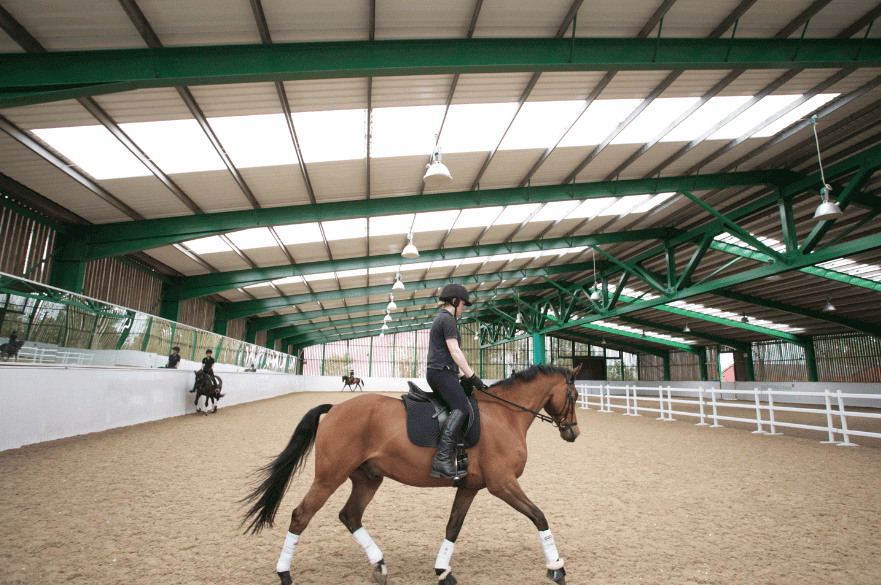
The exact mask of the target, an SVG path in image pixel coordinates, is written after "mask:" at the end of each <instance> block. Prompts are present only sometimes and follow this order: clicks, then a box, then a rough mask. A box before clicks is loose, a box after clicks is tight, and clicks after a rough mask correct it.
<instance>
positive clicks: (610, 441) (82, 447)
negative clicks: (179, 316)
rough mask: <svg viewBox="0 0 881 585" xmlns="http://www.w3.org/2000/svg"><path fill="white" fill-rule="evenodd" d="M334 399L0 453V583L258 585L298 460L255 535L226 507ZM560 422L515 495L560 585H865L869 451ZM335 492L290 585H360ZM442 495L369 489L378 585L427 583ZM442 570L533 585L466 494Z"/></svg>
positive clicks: (488, 499)
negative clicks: (312, 412)
mask: <svg viewBox="0 0 881 585" xmlns="http://www.w3.org/2000/svg"><path fill="white" fill-rule="evenodd" d="M389 395H390V396H395V397H397V396H398V395H399V393H395V394H389ZM352 397H353V395H352V394H351V393H348V392H347V393H344V394H343V393H303V394H294V395H288V396H283V397H279V398H274V399H270V400H265V401H261V402H256V403H251V404H244V405H239V406H234V407H229V408H221V409H220V410H219V411H218V413H217V414H215V415H212V416H208V417H204V416H198V415H189V416H183V417H177V418H173V419H167V420H163V421H157V422H152V423H146V424H141V425H137V426H133V427H128V428H124V429H117V430H112V431H106V432H102V433H95V434H90V435H84V436H79V437H73V438H70V439H64V440H59V441H52V442H48V443H41V444H38V445H32V446H27V447H24V448H21V449H13V450H9V451H5V452H2V453H0V494H2V496H0V526H2V527H3V530H2V533H0V582H2V583H16V584H18V583H21V584H25V583H26V584H41V583H53V584H58V583H78V584H79V583H82V584H86V583H88V584H105V583H106V584H117V583H119V584H122V583H125V584H127V585H137V584H142V583H143V584H148V583H149V584H151V585H155V584H169V583H187V584H189V583H206V584H207V583H218V584H219V583H230V584H249V585H250V584H262V583H265V584H267V585H274V584H275V583H278V579H277V577H276V575H275V573H274V570H275V562H276V560H277V558H278V554H279V551H280V549H281V545H282V542H283V540H284V535H285V533H286V530H287V522H288V519H289V517H290V512H291V510H292V509H293V508H294V507H295V506H296V505H297V504H298V503H299V501H300V499H301V498H302V496H303V495H304V493H305V491H306V489H307V487H308V485H309V484H310V483H311V480H312V474H313V466H312V463H311V461H310V462H309V463H308V465H307V467H306V471H305V472H304V473H303V474H302V475H301V476H299V477H298V478H297V479H296V480H295V481H294V482H293V484H292V486H291V488H290V490H289V491H288V493H287V496H286V497H285V500H284V502H283V503H282V507H281V510H280V512H279V518H278V519H279V522H278V523H277V524H276V526H275V527H274V528H272V529H269V530H266V531H264V532H263V533H262V534H260V535H259V536H251V535H244V534H243V533H242V530H241V528H240V524H239V523H240V521H241V519H242V508H241V506H240V505H239V504H238V503H237V502H238V500H240V499H241V498H242V497H243V496H244V495H245V494H246V493H247V492H248V490H249V486H250V481H251V473H252V472H253V471H254V469H255V468H257V467H258V466H260V465H262V464H264V463H266V462H267V461H268V460H269V459H270V458H271V457H275V456H276V455H277V454H278V453H279V452H280V451H281V449H282V448H283V447H284V446H285V445H286V443H287V441H288V439H289V438H290V435H291V433H292V432H293V429H294V427H295V425H296V424H297V422H299V420H300V418H301V417H302V416H303V414H305V412H306V411H307V410H309V409H310V408H312V407H313V406H316V405H318V404H322V403H327V402H331V403H337V402H340V401H342V400H348V399H351V398H352ZM578 418H579V421H580V423H581V436H580V437H579V439H578V440H577V441H576V442H575V443H572V444H569V443H566V442H564V441H563V440H562V439H560V438H559V435H558V434H557V432H556V430H555V429H554V428H552V427H551V426H550V425H547V424H543V423H538V422H537V423H534V424H533V425H532V428H531V429H530V432H529V435H528V444H529V462H528V464H527V467H526V472H525V473H524V474H523V477H522V478H521V484H522V485H523V487H524V489H525V491H526V493H527V495H529V496H530V498H531V499H532V500H533V501H534V502H535V503H536V504H537V505H538V506H539V507H540V508H541V509H542V510H543V512H544V513H545V515H546V516H547V518H548V520H549V522H550V526H551V530H552V531H553V533H554V536H555V538H556V541H557V545H558V548H559V550H560V554H561V555H562V556H563V557H564V558H565V560H566V570H567V572H568V577H567V582H568V583H569V584H570V585H576V584H579V583H584V584H587V583H590V584H593V585H605V584H616V585H617V584H624V583H627V584H630V583H650V584H671V585H673V584H676V585H679V584H683V583H716V584H751V585H754V584H769V585H770V584H773V585H779V584H789V583H795V584H798V585H809V584H815V583H816V584H821V583H822V584H824V585H825V584H860V585H863V584H876V583H881V536H879V526H881V517H879V516H881V514H879V510H881V500H879V494H881V478H879V473H878V471H879V463H881V449H879V448H877V447H858V448H846V447H837V446H834V445H823V444H821V443H820V442H819V440H818V439H817V438H803V437H790V436H782V437H767V436H760V435H754V434H751V433H749V432H748V431H745V430H740V429H733V428H723V429H708V428H705V427H696V426H694V424H692V423H691V422H686V421H677V422H661V421H657V420H655V419H654V417H649V416H645V417H642V418H632V417H626V416H621V415H619V414H602V413H597V412H596V411H594V410H590V411H586V410H579V411H578ZM348 485H349V484H348V483H347V484H344V486H343V487H342V488H341V489H340V490H339V491H338V492H337V493H336V494H334V495H333V497H332V498H331V499H330V501H329V502H328V504H327V505H326V506H325V507H324V508H323V509H322V510H321V511H320V512H319V513H318V514H317V515H316V516H315V518H314V519H313V521H312V523H311V524H310V525H309V528H308V529H307V530H306V531H305V533H304V535H303V538H302V540H301V544H300V546H299V547H298V549H297V552H296V554H295V555H294V562H293V574H294V578H295V580H296V582H297V583H298V584H299V585H308V584H319V583H320V584H324V585H327V584H346V585H348V584H353V585H354V584H364V585H369V584H371V583H373V580H372V578H371V576H370V566H369V563H368V562H367V559H366V556H365V554H364V552H363V550H362V549H361V547H360V546H359V545H358V544H357V543H356V542H355V539H354V538H352V537H351V535H349V533H348V532H347V531H346V529H345V528H344V527H343V526H342V524H341V523H340V522H339V521H338V519H337V513H338V511H339V510H340V508H341V507H342V506H343V504H344V503H345V500H346V498H347V497H348V493H349V489H348ZM454 491H455V490H453V489H416V488H411V487H407V486H402V485H400V484H397V483H395V482H392V481H390V480H386V481H385V482H384V483H383V486H382V487H381V489H380V490H379V492H378V493H377V496H376V498H375V499H374V501H373V502H372V503H371V505H370V506H369V507H368V508H367V512H366V514H365V518H364V524H365V527H366V528H367V530H368V531H369V532H370V534H371V535H372V536H373V538H374V540H375V541H376V542H377V544H378V545H379V546H380V548H381V549H382V550H383V552H384V554H385V560H386V563H387V564H388V568H389V573H390V575H389V583H391V584H395V585H403V584H410V583H424V584H433V583H436V580H435V579H434V572H433V565H434V560H435V557H436V556H437V551H438V548H439V546H440V544H441V541H442V540H443V537H444V529H445V526H446V523H447V518H448V514H449V510H450V507H451V505H452V501H453V495H454ZM452 566H453V571H454V574H455V576H456V577H457V578H458V580H459V582H460V583H462V584H463V585H497V584H500V583H518V584H528V583H535V584H542V583H547V584H550V583H551V582H550V581H548V580H547V579H545V577H544V572H545V569H544V556H543V555H542V553H541V548H540V546H539V541H538V536H537V533H536V530H535V528H534V527H533V526H532V524H531V523H530V522H529V521H528V520H526V518H525V517H523V516H521V515H519V514H518V513H516V512H515V511H514V510H513V509H511V508H509V507H508V506H507V505H506V504H504V503H502V502H501V501H500V500H497V499H496V498H494V497H492V496H491V495H489V494H488V493H487V492H485V491H483V492H481V493H480V494H479V495H478V497H477V498H476V499H475V501H474V504H473V505H472V507H471V511H470V513H469V514H468V517H467V519H466V520H465V525H464V527H463V529H462V532H461V534H460V536H459V540H458V542H457V543H456V551H455V553H454V555H453V559H452Z"/></svg>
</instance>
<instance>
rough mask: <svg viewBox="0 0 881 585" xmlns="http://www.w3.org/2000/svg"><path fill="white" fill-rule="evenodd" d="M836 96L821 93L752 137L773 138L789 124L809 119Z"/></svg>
mask: <svg viewBox="0 0 881 585" xmlns="http://www.w3.org/2000/svg"><path fill="white" fill-rule="evenodd" d="M838 96H839V94H837V93H822V94H819V95H815V96H814V97H812V98H811V99H809V100H808V101H806V102H805V103H803V104H802V105H800V106H798V107H796V108H795V109H793V110H792V111H791V112H789V113H788V114H786V115H784V116H782V117H780V119H779V120H777V121H776V122H772V123H771V124H768V125H767V126H765V127H764V128H762V129H761V130H759V131H758V132H756V133H755V135H754V136H755V137H756V138H763V137H767V136H774V135H775V134H777V133H778V132H781V131H782V130H784V129H786V128H787V127H789V126H790V125H791V124H794V123H795V122H798V121H800V120H801V119H804V118H810V114H811V113H812V112H813V111H814V110H817V109H819V108H821V107H823V106H824V105H825V104H827V103H829V102H830V101H832V100H833V99H835V98H836V97H838Z"/></svg>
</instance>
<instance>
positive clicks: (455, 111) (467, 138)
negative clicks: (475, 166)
mask: <svg viewBox="0 0 881 585" xmlns="http://www.w3.org/2000/svg"><path fill="white" fill-rule="evenodd" d="M516 110H517V104H516V103H510V102H508V103H488V104H453V105H452V106H450V110H449V113H448V114H447V118H446V120H445V121H444V128H443V132H442V134H441V136H440V146H441V148H442V149H443V152H444V153H453V152H489V151H491V150H493V149H494V148H495V147H496V146H498V144H499V140H501V138H502V135H503V134H504V132H505V130H506V129H507V128H508V124H510V123H511V120H512V119H513V117H514V113H515V112H516ZM439 127H440V126H439V125H438V128H439ZM429 152H430V151H429Z"/></svg>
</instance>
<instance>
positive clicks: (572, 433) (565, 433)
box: [560, 425, 581, 443]
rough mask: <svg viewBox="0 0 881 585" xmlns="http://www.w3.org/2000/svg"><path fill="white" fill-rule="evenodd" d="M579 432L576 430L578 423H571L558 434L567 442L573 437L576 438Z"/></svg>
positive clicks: (572, 439)
mask: <svg viewBox="0 0 881 585" xmlns="http://www.w3.org/2000/svg"><path fill="white" fill-rule="evenodd" d="M580 434H581V431H579V430H578V425H572V426H569V427H566V428H565V429H564V430H562V431H560V436H561V437H563V440H564V441H566V442H568V443H571V442H573V441H574V440H575V439H577V438H578V435H580Z"/></svg>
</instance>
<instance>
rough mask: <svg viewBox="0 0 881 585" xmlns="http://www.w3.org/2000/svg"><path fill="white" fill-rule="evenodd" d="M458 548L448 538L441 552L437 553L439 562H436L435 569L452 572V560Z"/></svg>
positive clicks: (442, 544) (442, 545)
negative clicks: (454, 550)
mask: <svg viewBox="0 0 881 585" xmlns="http://www.w3.org/2000/svg"><path fill="white" fill-rule="evenodd" d="M454 548H456V545H455V543H452V542H450V541H449V540H447V539H446V538H445V539H444V541H443V543H441V547H440V550H439V551H438V552H437V560H436V561H434V568H435V569H444V570H445V571H449V570H450V559H451V558H453V549H454Z"/></svg>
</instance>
